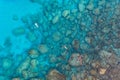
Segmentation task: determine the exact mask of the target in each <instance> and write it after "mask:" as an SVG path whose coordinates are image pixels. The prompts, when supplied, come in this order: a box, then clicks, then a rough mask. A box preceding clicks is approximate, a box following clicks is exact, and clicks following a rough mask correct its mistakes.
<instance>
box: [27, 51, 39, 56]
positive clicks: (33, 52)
mask: <svg viewBox="0 0 120 80" xmlns="http://www.w3.org/2000/svg"><path fill="white" fill-rule="evenodd" d="M28 54H29V55H30V57H31V58H37V57H38V56H39V53H38V51H37V50H36V49H30V50H29V52H28Z"/></svg>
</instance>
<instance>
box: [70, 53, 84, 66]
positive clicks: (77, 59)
mask: <svg viewBox="0 0 120 80" xmlns="http://www.w3.org/2000/svg"><path fill="white" fill-rule="evenodd" d="M69 64H70V65H71V66H81V65H82V56H81V55H80V54H79V53H73V54H72V55H71V56H70V58H69Z"/></svg>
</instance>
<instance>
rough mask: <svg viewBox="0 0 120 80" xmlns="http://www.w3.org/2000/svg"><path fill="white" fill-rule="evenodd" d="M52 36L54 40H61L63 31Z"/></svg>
mask: <svg viewBox="0 0 120 80" xmlns="http://www.w3.org/2000/svg"><path fill="white" fill-rule="evenodd" d="M52 38H53V40H54V41H59V40H60V39H61V33H60V32H55V33H53V35H52Z"/></svg>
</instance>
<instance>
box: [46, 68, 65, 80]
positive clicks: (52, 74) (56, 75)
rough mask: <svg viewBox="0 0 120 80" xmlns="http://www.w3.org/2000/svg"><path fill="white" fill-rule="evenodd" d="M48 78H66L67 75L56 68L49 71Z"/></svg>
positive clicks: (53, 79)
mask: <svg viewBox="0 0 120 80" xmlns="http://www.w3.org/2000/svg"><path fill="white" fill-rule="evenodd" d="M47 80H66V77H65V76H64V75H63V74H61V73H60V72H59V71H57V70H55V69H54V70H51V71H50V72H49V73H48V75H47Z"/></svg>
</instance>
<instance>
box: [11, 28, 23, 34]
mask: <svg viewBox="0 0 120 80" xmlns="http://www.w3.org/2000/svg"><path fill="white" fill-rule="evenodd" d="M12 33H13V35H15V36H19V35H23V34H25V29H24V28H23V27H18V28H15V29H13V31H12Z"/></svg>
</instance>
